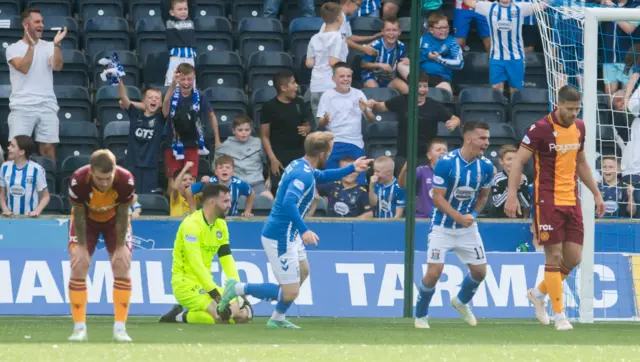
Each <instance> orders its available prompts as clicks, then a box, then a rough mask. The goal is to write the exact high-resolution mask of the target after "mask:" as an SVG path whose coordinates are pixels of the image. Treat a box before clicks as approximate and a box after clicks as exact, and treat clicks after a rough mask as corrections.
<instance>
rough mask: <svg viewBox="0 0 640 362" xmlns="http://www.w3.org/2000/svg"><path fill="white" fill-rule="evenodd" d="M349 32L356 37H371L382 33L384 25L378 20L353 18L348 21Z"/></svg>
mask: <svg viewBox="0 0 640 362" xmlns="http://www.w3.org/2000/svg"><path fill="white" fill-rule="evenodd" d="M350 22H351V32H352V33H353V35H358V36H372V35H376V34H378V33H379V32H381V31H382V26H383V25H384V23H383V22H382V20H381V19H380V18H373V17H370V16H354V17H352V18H351V20H350Z"/></svg>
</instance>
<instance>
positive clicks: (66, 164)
mask: <svg viewBox="0 0 640 362" xmlns="http://www.w3.org/2000/svg"><path fill="white" fill-rule="evenodd" d="M90 159H91V155H80V156H69V157H67V158H66V159H64V160H63V161H62V164H61V165H60V167H59V169H60V194H62V196H63V197H65V198H66V197H67V196H69V178H70V177H71V175H72V174H73V173H74V172H76V170H77V169H79V168H80V167H82V166H85V165H88V164H89V160H90Z"/></svg>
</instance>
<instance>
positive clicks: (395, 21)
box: [382, 17, 400, 28]
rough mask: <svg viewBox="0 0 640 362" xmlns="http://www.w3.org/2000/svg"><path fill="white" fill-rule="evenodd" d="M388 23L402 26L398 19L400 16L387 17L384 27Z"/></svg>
mask: <svg viewBox="0 0 640 362" xmlns="http://www.w3.org/2000/svg"><path fill="white" fill-rule="evenodd" d="M387 23H389V24H393V25H397V26H400V20H398V18H395V17H389V18H385V19H384V20H383V25H382V28H384V25H386V24H387Z"/></svg>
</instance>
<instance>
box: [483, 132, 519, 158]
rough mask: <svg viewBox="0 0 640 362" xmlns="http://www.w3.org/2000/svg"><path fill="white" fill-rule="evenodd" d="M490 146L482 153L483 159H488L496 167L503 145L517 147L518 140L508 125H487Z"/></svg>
mask: <svg viewBox="0 0 640 362" xmlns="http://www.w3.org/2000/svg"><path fill="white" fill-rule="evenodd" d="M489 132H490V134H491V144H490V145H489V147H488V148H487V150H486V151H484V157H486V158H488V159H489V160H490V161H491V162H492V163H493V164H494V165H495V166H496V167H497V166H498V165H499V164H500V147H502V146H504V145H514V146H516V147H517V146H518V144H519V143H520V141H519V138H518V137H516V131H515V130H514V129H513V127H512V126H511V125H510V124H506V123H489Z"/></svg>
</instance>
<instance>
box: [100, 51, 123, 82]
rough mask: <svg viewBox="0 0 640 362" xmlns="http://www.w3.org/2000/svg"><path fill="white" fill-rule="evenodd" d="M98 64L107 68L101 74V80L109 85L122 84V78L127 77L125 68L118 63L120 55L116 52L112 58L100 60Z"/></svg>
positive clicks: (112, 54)
mask: <svg viewBox="0 0 640 362" xmlns="http://www.w3.org/2000/svg"><path fill="white" fill-rule="evenodd" d="M98 64H100V65H103V66H105V69H104V70H103V71H102V73H100V79H102V81H103V82H105V83H107V84H109V85H112V86H114V85H118V84H120V78H122V77H124V76H125V75H126V73H125V72H124V68H123V67H122V65H121V64H120V62H119V61H118V53H115V52H114V53H111V56H110V57H105V58H102V59H100V60H99V61H98Z"/></svg>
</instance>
